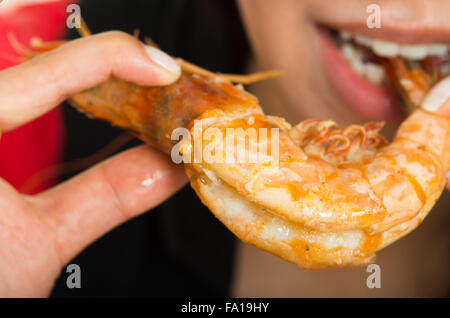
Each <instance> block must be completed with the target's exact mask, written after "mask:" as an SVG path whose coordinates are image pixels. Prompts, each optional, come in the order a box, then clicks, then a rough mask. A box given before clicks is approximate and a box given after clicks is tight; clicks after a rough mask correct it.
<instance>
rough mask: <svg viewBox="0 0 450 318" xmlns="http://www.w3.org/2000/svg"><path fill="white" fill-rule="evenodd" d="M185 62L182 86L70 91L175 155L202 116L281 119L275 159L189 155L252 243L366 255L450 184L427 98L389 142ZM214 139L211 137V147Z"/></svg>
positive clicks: (209, 201)
mask: <svg viewBox="0 0 450 318" xmlns="http://www.w3.org/2000/svg"><path fill="white" fill-rule="evenodd" d="M43 51H45V49H43ZM178 61H179V63H180V65H181V66H182V68H183V72H182V75H181V77H180V79H179V80H178V81H177V82H175V83H174V84H172V85H168V86H165V87H150V88H149V87H140V86H137V85H135V84H132V83H128V82H125V81H123V80H120V79H117V78H111V79H109V80H108V81H107V82H105V83H103V84H101V85H99V86H97V87H95V88H92V89H89V90H87V91H84V92H81V93H79V94H75V95H74V96H71V97H70V99H69V101H70V102H71V103H72V105H73V106H74V107H76V108H77V109H78V110H80V111H81V112H83V113H85V114H87V115H88V116H90V117H93V118H99V119H103V120H107V121H109V122H110V123H112V124H113V125H115V126H119V127H121V128H123V129H125V130H127V131H129V132H131V133H133V134H134V135H136V136H137V137H139V138H140V139H141V140H143V141H144V142H146V143H147V144H149V145H151V146H153V147H156V148H158V149H160V150H161V151H163V152H165V153H167V154H170V153H171V151H172V149H173V147H174V145H175V144H176V143H177V141H176V140H172V139H171V135H172V132H173V131H174V130H175V129H176V128H179V127H186V128H189V129H190V131H191V134H193V133H194V132H193V130H194V126H195V125H194V120H197V122H200V123H201V124H202V127H203V129H207V128H212V127H213V128H217V129H219V130H221V131H224V130H226V129H227V128H230V127H234V128H242V129H245V128H254V129H257V130H258V129H260V128H269V129H271V128H278V131H279V134H278V137H279V139H278V140H279V151H278V152H277V158H275V154H274V153H275V152H274V151H272V152H271V153H269V154H268V156H269V157H270V158H269V159H273V160H266V161H264V162H256V163H241V162H232V163H224V162H193V163H186V171H187V174H188V176H189V178H190V182H191V185H192V187H193V188H194V190H195V191H196V193H197V194H198V196H199V197H200V199H201V200H202V201H203V203H204V204H205V205H207V206H208V207H209V208H210V209H211V211H212V212H213V213H214V214H215V215H216V216H217V217H218V218H219V219H220V220H221V221H222V222H223V223H224V224H225V225H226V226H227V227H228V228H229V229H230V230H231V231H232V232H233V233H234V234H236V235H237V236H238V237H239V238H240V239H241V240H243V241H244V242H248V243H251V244H254V245H256V246H258V247H260V248H262V249H264V250H266V251H269V252H271V253H273V254H275V255H278V256H280V257H281V258H284V259H286V260H288V261H290V262H293V263H295V264H297V265H299V266H301V267H303V268H308V269H318V268H327V267H342V266H354V265H361V264H366V263H368V262H371V261H373V260H374V256H375V252H376V251H378V250H380V249H382V248H383V247H385V246H387V245H389V244H391V243H392V242H394V241H395V240H397V239H399V238H401V237H402V236H404V235H406V234H407V233H409V232H410V231H412V230H413V229H414V228H416V227H417V226H418V225H419V224H420V223H421V222H422V221H423V219H424V218H425V217H426V215H427V214H428V212H429V211H430V210H431V208H432V207H433V206H434V204H435V203H436V201H437V199H438V198H439V196H440V194H441V193H442V191H443V189H444V187H445V183H446V178H445V172H446V171H448V169H449V168H450V165H449V163H450V160H449V154H450V152H449V151H448V149H447V148H448V147H447V140H449V138H448V136H449V127H450V126H449V123H450V122H449V119H447V118H444V117H440V116H437V115H435V114H433V113H429V112H426V111H424V110H421V109H417V110H415V111H414V112H413V113H412V114H411V115H410V116H409V117H408V118H407V119H406V120H405V121H404V122H403V123H402V125H401V126H400V128H399V130H398V132H397V135H396V137H395V138H394V139H393V141H392V142H391V143H390V144H387V141H386V140H385V139H384V138H383V137H382V136H381V135H379V133H378V131H379V130H380V129H381V127H382V123H369V124H367V125H364V126H361V125H351V126H349V127H347V128H343V129H340V128H339V127H338V126H337V125H336V124H335V123H334V122H332V121H319V120H308V121H304V122H302V123H300V124H298V125H296V126H294V127H292V126H291V125H290V124H289V123H287V122H286V121H285V120H284V119H282V118H278V117H273V116H267V115H265V114H264V113H263V111H262V109H261V107H260V106H259V104H258V100H257V98H256V97H255V96H253V95H251V94H250V93H248V92H246V91H245V90H244V89H243V88H242V86H240V85H234V84H235V83H236V82H243V81H244V80H243V79H248V78H247V77H231V76H228V75H221V74H214V73H211V72H209V71H206V70H202V69H200V68H198V67H195V66H193V65H192V64H188V63H186V62H184V61H182V60H178ZM269 75H272V74H269ZM262 77H264V74H262V75H261V74H260V75H257V76H254V77H253V78H250V80H255V79H259V78H262ZM224 138H225V137H224ZM223 141H224V142H225V140H223ZM213 142H214V141H213V140H211V139H207V138H206V139H205V138H203V147H204V148H205V147H212V146H213V145H212V143H213ZM263 143H264V141H258V144H257V146H258V147H257V148H256V149H261V148H262V147H263V146H264V145H263ZM191 146H192V145H191V144H190V143H189V144H184V145H183V146H182V147H181V148H180V151H181V152H187V151H188V150H189V149H190V147H191ZM232 149H233V150H232V154H231V155H232V156H236V153H237V152H238V151H244V153H247V154H249V153H250V152H251V151H252V150H251V149H250V146H249V144H248V143H243V144H241V146H240V148H239V147H234V148H232ZM219 156H225V154H224V153H219Z"/></svg>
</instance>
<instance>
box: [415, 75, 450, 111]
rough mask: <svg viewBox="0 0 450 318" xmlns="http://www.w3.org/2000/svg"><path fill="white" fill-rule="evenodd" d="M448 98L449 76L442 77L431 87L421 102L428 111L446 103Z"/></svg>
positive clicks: (449, 91)
mask: <svg viewBox="0 0 450 318" xmlns="http://www.w3.org/2000/svg"><path fill="white" fill-rule="evenodd" d="M449 98H450V76H448V77H446V78H444V79H442V80H441V81H440V82H439V83H437V84H436V85H435V86H434V87H433V88H432V89H431V91H430V92H429V93H428V94H427V96H425V98H424V100H423V102H422V108H423V109H425V110H427V111H429V112H436V111H438V110H439V109H440V108H441V107H442V106H444V105H445V104H446V102H447V101H448V100H449Z"/></svg>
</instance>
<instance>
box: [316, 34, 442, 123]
mask: <svg viewBox="0 0 450 318" xmlns="http://www.w3.org/2000/svg"><path fill="white" fill-rule="evenodd" d="M319 33H320V38H321V42H322V45H323V51H324V59H325V66H326V71H327V73H328V77H329V78H330V81H331V83H332V85H333V86H334V88H335V89H336V91H337V92H338V94H339V95H340V96H341V97H342V98H343V100H344V102H346V103H347V105H349V106H350V108H352V110H354V111H355V112H357V113H358V114H360V115H362V116H363V117H366V118H369V119H396V118H398V117H399V109H400V107H399V106H403V108H406V109H407V110H411V109H414V108H415V107H417V106H419V105H420V103H421V102H422V100H423V98H424V96H425V95H426V93H427V92H428V91H429V90H430V88H431V87H432V86H433V85H434V84H435V83H436V82H437V81H439V79H441V78H442V77H444V76H446V75H449V74H450V57H449V50H450V47H449V45H448V44H444V43H431V44H401V43H396V42H391V41H386V40H382V39H376V38H371V37H368V36H363V35H359V34H354V33H349V32H346V31H337V30H333V29H329V28H320V29H319Z"/></svg>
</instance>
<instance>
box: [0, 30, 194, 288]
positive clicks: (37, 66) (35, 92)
mask: <svg viewBox="0 0 450 318" xmlns="http://www.w3.org/2000/svg"><path fill="white" fill-rule="evenodd" d="M151 50H152V52H153V53H154V52H155V51H154V49H151ZM147 52H148V48H146V47H145V46H144V45H143V44H142V43H140V42H139V41H137V40H136V39H135V38H133V37H132V36H129V35H126V34H124V33H121V32H108V33H103V34H99V35H96V36H93V37H89V38H85V39H80V40H77V41H74V42H71V43H68V44H66V45H64V46H63V47H61V48H59V49H57V50H55V51H52V52H50V53H47V54H43V55H42V56H39V57H37V58H35V59H33V60H31V61H29V62H27V63H24V64H22V65H19V66H16V67H13V68H10V69H7V70H4V71H2V72H0V131H3V132H6V131H9V130H12V129H14V128H16V127H19V126H20V125H22V124H25V123H26V122H28V121H30V120H32V119H34V118H36V117H38V116H40V115H42V114H43V113H45V112H47V111H49V110H50V109H51V108H53V107H56V106H57V105H58V104H59V103H60V102H61V101H63V100H64V99H65V98H66V97H67V96H70V95H71V94H74V93H76V92H79V91H82V90H84V89H87V88H89V87H92V86H95V85H96V84H98V83H101V82H103V81H105V80H106V79H107V78H109V77H110V76H111V75H114V76H116V77H118V78H122V79H125V80H127V81H130V82H134V83H136V84H139V85H144V86H153V85H155V86H159V85H166V84H169V83H172V82H173V81H175V80H176V79H177V78H178V76H179V75H180V70H179V69H177V68H176V67H175V68H174V69H173V64H172V69H171V70H170V71H169V70H168V69H167V68H164V67H162V66H161V61H162V62H164V57H163V58H161V56H163V55H164V54H163V53H161V52H157V53H156V55H155V54H152V56H151V57H152V58H153V59H151V58H150V55H149V54H147ZM155 57H156V59H155ZM167 58H169V57H168V56H165V59H167ZM169 59H170V58H169ZM165 62H167V61H165ZM74 65H76V67H74ZM162 65H164V64H162ZM186 181H187V180H186V175H185V173H184V169H183V167H182V166H179V165H178V166H177V165H175V164H173V163H172V162H170V160H169V159H168V158H166V156H164V155H162V154H160V153H159V152H157V151H156V150H152V149H150V148H149V147H147V146H140V147H137V148H133V149H130V150H128V151H125V152H123V153H121V154H118V155H116V156H114V157H112V158H110V159H108V160H106V161H104V162H102V163H100V164H98V165H96V166H94V167H93V168H91V169H89V170H88V171H86V172H84V173H82V174H80V175H78V176H76V177H74V178H73V179H71V180H69V181H67V182H64V183H62V184H60V185H58V186H56V187H54V188H52V189H50V190H47V191H45V192H43V193H41V194H39V195H35V196H26V195H22V194H20V193H18V192H17V191H16V190H15V189H14V188H13V187H12V186H11V185H9V184H8V183H7V182H6V181H4V180H1V179H0V297H15V296H18V297H27V296H33V297H36V296H38V297H39V296H48V295H49V293H50V291H51V289H52V287H53V284H54V282H55V279H56V278H57V277H58V275H59V273H60V271H61V270H62V268H63V267H64V266H65V265H66V264H67V263H68V262H69V261H70V260H71V259H72V258H73V257H74V256H75V255H77V254H78V253H79V252H80V251H81V250H82V249H84V248H85V247H86V246H88V245H89V244H90V243H92V242H93V241H95V240H96V239H97V238H99V237H100V236H102V235H104V234H105V233H107V232H108V231H109V230H111V229H112V228H114V227H116V226H117V225H119V224H121V223H123V222H125V221H126V220H128V219H130V218H133V217H135V216H136V215H138V214H140V213H142V212H145V211H147V210H149V209H151V208H152V207H154V206H156V205H158V204H159V203H161V202H162V201H164V200H165V199H166V198H168V197H169V196H170V195H172V194H173V193H174V192H176V191H177V190H178V189H180V188H181V187H182V186H183V185H184V184H185V183H186Z"/></svg>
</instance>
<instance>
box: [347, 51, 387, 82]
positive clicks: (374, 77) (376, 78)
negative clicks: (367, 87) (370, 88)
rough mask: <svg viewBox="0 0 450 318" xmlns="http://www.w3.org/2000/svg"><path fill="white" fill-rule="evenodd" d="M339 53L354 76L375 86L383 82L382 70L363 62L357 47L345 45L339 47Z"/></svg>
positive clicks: (377, 65)
mask: <svg viewBox="0 0 450 318" xmlns="http://www.w3.org/2000/svg"><path fill="white" fill-rule="evenodd" d="M341 52H342V54H343V55H344V57H345V59H346V60H347V61H348V62H349V64H350V66H351V68H352V69H353V70H354V71H355V73H356V74H358V75H359V76H361V77H363V78H365V79H366V80H367V81H369V82H370V83H372V84H375V85H381V84H383V83H384V82H385V80H386V74H385V72H384V68H383V67H382V66H381V65H379V64H375V63H370V62H364V61H363V52H362V51H361V50H360V49H359V48H358V47H355V46H353V45H352V44H350V43H345V44H343V45H342V46H341Z"/></svg>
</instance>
